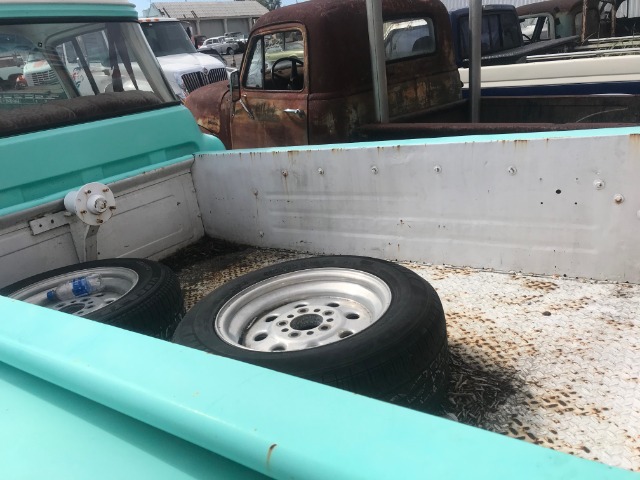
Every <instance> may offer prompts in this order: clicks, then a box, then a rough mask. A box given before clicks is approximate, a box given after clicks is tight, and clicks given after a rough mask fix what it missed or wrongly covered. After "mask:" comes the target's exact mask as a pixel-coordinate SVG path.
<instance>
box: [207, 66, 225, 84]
mask: <svg viewBox="0 0 640 480" xmlns="http://www.w3.org/2000/svg"><path fill="white" fill-rule="evenodd" d="M226 79H227V69H226V68H216V69H213V70H209V83H214V82H219V81H221V80H226Z"/></svg>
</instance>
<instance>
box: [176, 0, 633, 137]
mask: <svg viewBox="0 0 640 480" xmlns="http://www.w3.org/2000/svg"><path fill="white" fill-rule="evenodd" d="M382 17H383V25H382V30H383V35H384V61H385V63H386V83H387V87H386V89H384V92H383V93H384V94H386V95H387V96H388V101H387V102H386V103H387V104H388V110H389V114H388V117H389V121H388V122H380V121H378V120H377V119H376V116H375V102H376V98H375V95H374V91H376V90H375V89H374V83H373V78H374V76H373V73H372V61H371V56H370V54H369V35H368V23H367V14H366V8H365V3H364V2H363V1H362V0H346V1H336V0H316V1H313V2H306V3H302V4H296V5H291V6H288V7H284V8H280V9H277V10H275V11H272V12H269V13H267V14H265V15H264V16H262V17H261V18H260V19H259V20H258V22H256V24H255V26H254V28H253V30H252V32H251V35H250V38H249V41H248V49H247V53H246V54H245V57H244V59H243V62H242V65H241V67H240V69H239V71H238V73H237V74H236V75H232V76H231V84H234V87H232V88H230V83H229V82H219V83H215V84H212V85H209V86H206V87H204V88H203V89H200V90H198V91H197V92H195V93H193V94H192V95H190V96H189V97H188V99H187V101H186V105H187V107H188V108H189V109H190V110H191V112H192V114H193V115H194V117H195V118H196V120H197V122H198V124H199V126H200V128H201V129H202V130H203V131H205V132H207V133H210V134H213V135H215V136H216V137H218V138H220V140H222V142H223V143H224V144H225V146H226V147H227V148H234V149H236V148H254V147H272V146H282V145H306V144H312V145H313V144H324V143H331V142H344V141H353V140H379V139H391V138H416V137H439V136H446V135H451V134H460V133H465V134H466V133H490V132H502V133H509V132H526V131H540V130H569V129H576V128H585V122H599V123H603V122H604V123H606V122H625V123H631V124H635V123H637V122H638V120H639V116H638V113H637V112H639V111H640V109H638V108H637V105H638V99H637V98H636V97H634V96H619V97H616V96H607V97H576V96H570V97H564V98H559V97H554V98H552V99H549V98H544V97H531V98H518V99H515V98H485V99H482V100H481V102H480V116H479V121H480V123H478V122H476V123H474V124H470V123H469V122H468V119H469V102H468V101H467V100H465V99H463V97H462V94H461V86H462V83H461V81H460V74H459V72H458V67H457V65H456V62H455V58H454V41H453V35H452V28H451V22H450V19H449V14H448V12H447V10H446V8H445V7H444V6H443V4H442V3H441V2H440V1H439V0H417V1H413V0H393V1H391V0H388V1H383V2H382ZM634 106H636V107H634ZM596 126H597V125H594V124H593V123H591V125H590V127H592V128H593V127H596Z"/></svg>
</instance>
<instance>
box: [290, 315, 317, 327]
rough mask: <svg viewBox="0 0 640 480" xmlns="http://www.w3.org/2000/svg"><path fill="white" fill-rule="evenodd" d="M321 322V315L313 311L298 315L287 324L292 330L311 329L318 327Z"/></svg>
mask: <svg viewBox="0 0 640 480" xmlns="http://www.w3.org/2000/svg"><path fill="white" fill-rule="evenodd" d="M321 323H322V317H321V316H320V315H316V314H314V313H308V314H306V315H300V316H299V317H296V318H294V319H293V320H291V323H290V324H289V325H290V326H291V328H293V329H294V330H311V329H312V328H316V327H318V326H319V325H320V324H321Z"/></svg>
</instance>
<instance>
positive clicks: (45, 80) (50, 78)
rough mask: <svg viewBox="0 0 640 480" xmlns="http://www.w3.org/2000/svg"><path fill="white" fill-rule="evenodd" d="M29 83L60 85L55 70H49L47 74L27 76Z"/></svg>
mask: <svg viewBox="0 0 640 480" xmlns="http://www.w3.org/2000/svg"><path fill="white" fill-rule="evenodd" d="M27 82H28V83H29V84H30V85H52V84H54V83H58V79H57V78H56V74H55V73H53V70H47V71H45V72H38V73H29V74H27Z"/></svg>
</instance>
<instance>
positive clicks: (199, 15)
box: [144, 0, 269, 37]
mask: <svg viewBox="0 0 640 480" xmlns="http://www.w3.org/2000/svg"><path fill="white" fill-rule="evenodd" d="M268 11H269V10H267V9H266V8H265V7H263V6H262V5H260V4H259V3H258V2H256V1H253V0H245V1H241V2H238V1H236V2H152V3H151V5H150V6H149V9H148V10H146V11H145V12H144V15H145V16H147V17H171V18H178V19H180V20H182V21H183V22H184V23H189V26H190V27H191V32H192V33H193V34H194V35H205V36H206V37H217V36H221V35H224V34H225V33H226V32H241V33H247V34H248V33H249V31H250V30H251V27H253V24H254V23H255V22H256V20H257V19H258V18H259V17H261V16H262V15H264V14H265V13H267V12H268Z"/></svg>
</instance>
